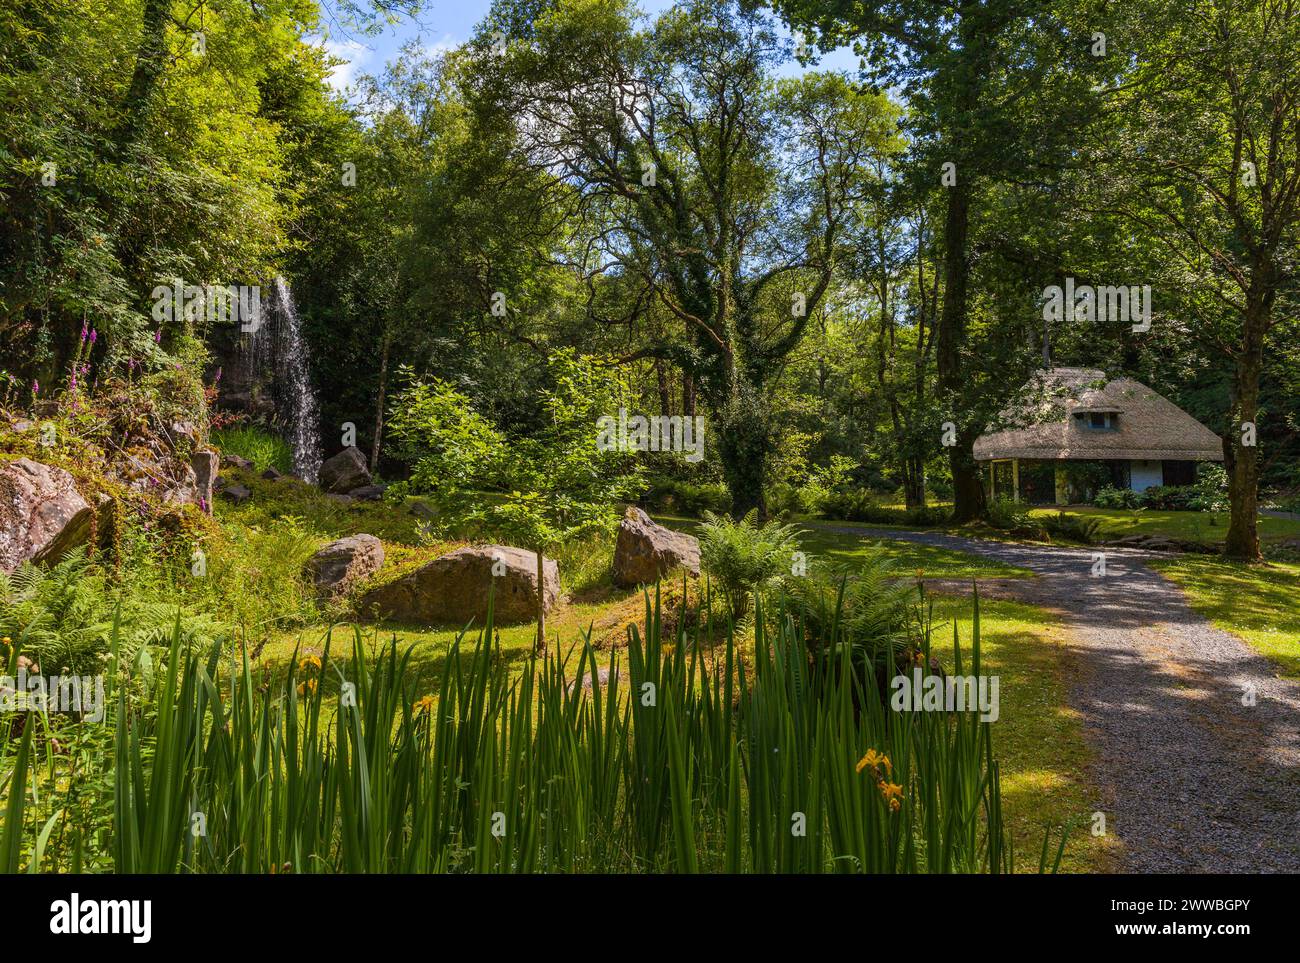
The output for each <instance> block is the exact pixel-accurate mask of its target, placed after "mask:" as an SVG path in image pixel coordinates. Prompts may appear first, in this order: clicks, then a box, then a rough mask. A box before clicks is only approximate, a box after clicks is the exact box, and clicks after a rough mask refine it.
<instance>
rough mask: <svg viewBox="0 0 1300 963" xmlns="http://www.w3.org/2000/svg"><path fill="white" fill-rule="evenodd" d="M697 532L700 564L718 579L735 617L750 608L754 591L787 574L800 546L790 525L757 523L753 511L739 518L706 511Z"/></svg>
mask: <svg viewBox="0 0 1300 963" xmlns="http://www.w3.org/2000/svg"><path fill="white" fill-rule="evenodd" d="M698 535H699V539H700V565H701V567H702V568H703V569H704V570H705V571H706V572H707V573H708V574H709V575H710V576H711V577H712V578H713V579H714V580H715V581H717V583H718V587H719V588H720V589H721V590H722V595H723V598H725V599H726V601H727V605H728V607H729V608H730V609H731V614H732V616H733V618H735V619H736V620H737V621H739V620H740V619H741V618H743V617H744V615H745V614H746V612H747V611H748V610H749V601H750V598H751V596H752V595H753V593H754V592H756V591H759V590H761V589H766V588H773V587H775V586H777V585H779V584H780V583H781V582H782V580H783V579H784V578H785V577H786V576H787V575H789V574H790V570H791V567H792V563H793V562H792V560H793V557H794V553H795V552H796V551H798V549H799V543H798V541H797V540H796V539H795V535H794V526H793V525H780V524H778V523H777V522H775V521H769V522H767V523H766V524H764V525H759V524H758V513H757V512H754V511H751V512H750V513H749V514H748V515H746V516H745V517H744V518H742V519H740V520H739V521H735V520H733V519H731V518H728V517H726V516H720V515H715V514H713V512H705V513H704V524H703V525H701V526H700V529H699V532H698Z"/></svg>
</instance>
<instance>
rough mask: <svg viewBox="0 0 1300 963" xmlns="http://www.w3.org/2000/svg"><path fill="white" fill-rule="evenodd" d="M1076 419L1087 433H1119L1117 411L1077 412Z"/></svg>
mask: <svg viewBox="0 0 1300 963" xmlns="http://www.w3.org/2000/svg"><path fill="white" fill-rule="evenodd" d="M1074 419H1075V421H1076V422H1077V423H1078V425H1079V427H1080V428H1083V429H1084V430H1086V431H1118V430H1119V412H1117V411H1076V412H1075V413H1074Z"/></svg>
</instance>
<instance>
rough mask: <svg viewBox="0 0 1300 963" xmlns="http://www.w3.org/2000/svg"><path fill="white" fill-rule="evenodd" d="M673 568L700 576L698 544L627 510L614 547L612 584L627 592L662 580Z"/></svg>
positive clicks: (638, 513) (619, 525)
mask: <svg viewBox="0 0 1300 963" xmlns="http://www.w3.org/2000/svg"><path fill="white" fill-rule="evenodd" d="M675 568H684V569H686V570H687V571H688V572H690V573H691V574H692V575H699V574H700V543H699V540H698V539H696V538H694V537H693V536H690V535H686V534H684V533H682V532H674V531H673V530H672V529H671V528H664V527H663V526H662V525H658V524H656V523H655V522H653V521H652V520H651V519H650V516H649V515H647V514H646V513H645V512H643V511H641V509H639V508H636V507H632V508H629V509H628V510H627V513H626V514H625V515H624V516H623V520H622V521H621V522H619V523H618V540H617V541H616V542H615V544H614V584H615V585H620V586H623V587H624V588H627V587H629V586H632V585H644V584H647V583H649V582H655V581H657V580H659V579H661V578H663V577H664V576H665V575H666V574H668V573H669V572H671V571H672V570H673V569H675Z"/></svg>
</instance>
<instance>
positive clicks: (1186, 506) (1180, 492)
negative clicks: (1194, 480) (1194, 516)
mask: <svg viewBox="0 0 1300 963" xmlns="http://www.w3.org/2000/svg"><path fill="white" fill-rule="evenodd" d="M1195 495H1196V490H1195V488H1194V487H1193V486H1191V485H1153V486H1151V487H1150V488H1148V489H1147V490H1146V491H1144V492H1142V493H1141V494H1140V495H1139V501H1140V502H1141V504H1142V507H1143V508H1152V509H1155V510H1156V511H1166V512H1167V511H1178V512H1183V511H1189V510H1193V509H1192V506H1191V502H1192V499H1193V497H1194V496H1195Z"/></svg>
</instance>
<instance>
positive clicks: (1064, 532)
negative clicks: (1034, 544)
mask: <svg viewBox="0 0 1300 963" xmlns="http://www.w3.org/2000/svg"><path fill="white" fill-rule="evenodd" d="M1042 525H1043V528H1044V529H1045V530H1046V531H1047V533H1048V534H1049V535H1052V536H1053V537H1056V538H1064V539H1067V540H1069V541H1072V542H1082V543H1083V544H1085V545H1095V544H1096V543H1097V541H1098V539H1099V538H1100V536H1101V519H1099V518H1088V517H1087V516H1086V515H1067V514H1066V513H1065V512H1057V513H1056V514H1055V515H1051V516H1048V517H1047V518H1044V519H1043V520H1042Z"/></svg>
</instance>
